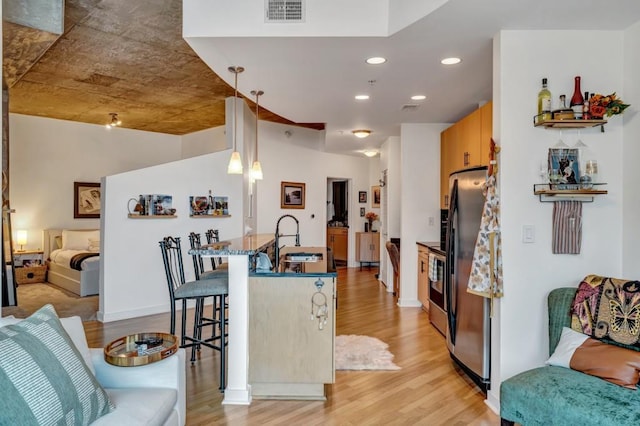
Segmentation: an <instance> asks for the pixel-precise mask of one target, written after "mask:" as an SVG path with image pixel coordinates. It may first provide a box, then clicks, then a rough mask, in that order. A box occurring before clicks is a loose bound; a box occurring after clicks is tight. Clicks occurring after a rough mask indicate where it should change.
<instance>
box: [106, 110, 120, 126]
mask: <svg viewBox="0 0 640 426" xmlns="http://www.w3.org/2000/svg"><path fill="white" fill-rule="evenodd" d="M109 115H110V116H111V119H110V120H109V122H108V123H107V124H105V127H106V128H107V129H111V128H113V127H116V126H119V125H121V124H122V120H120V119H119V118H118V113H116V112H110V113H109Z"/></svg>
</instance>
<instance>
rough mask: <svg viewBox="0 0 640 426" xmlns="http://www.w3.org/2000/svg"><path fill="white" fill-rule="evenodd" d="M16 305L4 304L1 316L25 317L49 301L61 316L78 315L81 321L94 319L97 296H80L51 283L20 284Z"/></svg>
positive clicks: (96, 308)
mask: <svg viewBox="0 0 640 426" xmlns="http://www.w3.org/2000/svg"><path fill="white" fill-rule="evenodd" d="M17 293H18V294H17V296H18V306H5V307H3V308H2V316H8V315H13V316H15V317H16V318H26V317H28V316H29V315H31V314H32V313H34V312H35V311H37V310H38V309H40V308H41V307H42V305H44V304H46V303H51V304H52V305H53V307H54V308H55V310H56V312H57V313H58V316H59V317H61V318H64V317H70V316H73V315H78V316H79V317H80V318H82V321H91V320H95V319H96V311H97V310H98V296H88V297H80V296H78V295H76V294H73V293H71V292H69V291H67V290H64V289H62V288H60V287H56V286H55V285H53V284H46V283H38V284H21V285H19V286H18V289H17Z"/></svg>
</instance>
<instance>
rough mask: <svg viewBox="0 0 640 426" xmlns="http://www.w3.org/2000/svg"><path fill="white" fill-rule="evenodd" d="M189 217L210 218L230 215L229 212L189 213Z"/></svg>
mask: <svg viewBox="0 0 640 426" xmlns="http://www.w3.org/2000/svg"><path fill="white" fill-rule="evenodd" d="M189 217H190V218H193V219H205V218H207V219H211V218H212V217H217V218H223V217H231V215H230V214H190V215H189Z"/></svg>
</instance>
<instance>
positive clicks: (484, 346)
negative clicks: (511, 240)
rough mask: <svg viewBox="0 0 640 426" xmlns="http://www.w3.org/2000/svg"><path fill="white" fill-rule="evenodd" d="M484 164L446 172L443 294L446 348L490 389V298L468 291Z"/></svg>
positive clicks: (477, 227) (484, 388)
mask: <svg viewBox="0 0 640 426" xmlns="http://www.w3.org/2000/svg"><path fill="white" fill-rule="evenodd" d="M486 177H487V168H486V167H478V168H473V169H465V170H461V171H458V172H454V173H452V174H451V175H450V176H449V216H448V219H447V234H446V254H447V261H446V268H447V273H446V274H445V298H446V301H447V308H448V310H447V347H448V348H449V352H450V353H451V357H452V358H453V359H454V360H455V361H457V362H458V364H460V366H461V367H462V368H463V369H464V370H465V372H466V373H467V374H468V375H469V376H470V377H471V378H472V379H473V380H474V381H475V382H476V383H477V384H478V385H479V386H480V387H481V388H482V389H483V390H484V391H486V390H487V389H488V387H489V378H490V374H489V367H490V354H491V336H490V330H491V327H490V325H491V324H490V318H489V308H490V306H489V299H487V298H485V297H481V296H477V295H474V294H471V293H467V284H468V282H469V275H470V273H471V263H472V261H473V251H474V248H475V243H476V239H477V237H478V232H479V231H480V221H481V218H482V209H483V206H484V201H485V198H484V195H483V194H482V185H483V184H484V183H485V181H486Z"/></svg>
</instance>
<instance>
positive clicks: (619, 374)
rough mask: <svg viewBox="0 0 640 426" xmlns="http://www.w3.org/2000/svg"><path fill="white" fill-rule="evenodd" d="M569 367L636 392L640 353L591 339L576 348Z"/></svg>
mask: <svg viewBox="0 0 640 426" xmlns="http://www.w3.org/2000/svg"><path fill="white" fill-rule="evenodd" d="M569 367H571V368H572V369H573V370H578V371H582V372H583V373H586V374H590V375H592V376H596V377H600V378H601V379H604V380H607V381H609V382H611V383H615V384H616V385H620V386H624V387H625V388H629V389H634V390H635V389H637V388H636V385H637V384H638V380H639V379H640V371H639V370H640V352H637V351H633V350H631V349H625V348H621V347H619V346H614V345H609V344H606V343H602V342H600V341H598V340H595V339H591V338H589V339H587V340H585V342H584V343H583V344H582V345H580V346H579V347H578V348H576V351H575V352H574V353H573V356H572V357H571V361H570V362H569Z"/></svg>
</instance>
